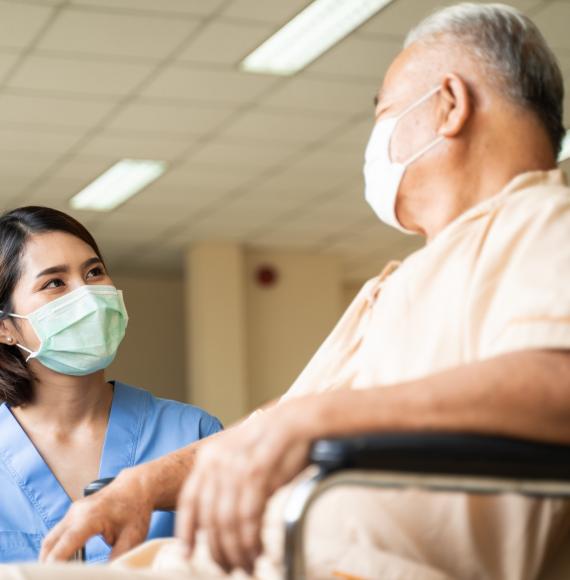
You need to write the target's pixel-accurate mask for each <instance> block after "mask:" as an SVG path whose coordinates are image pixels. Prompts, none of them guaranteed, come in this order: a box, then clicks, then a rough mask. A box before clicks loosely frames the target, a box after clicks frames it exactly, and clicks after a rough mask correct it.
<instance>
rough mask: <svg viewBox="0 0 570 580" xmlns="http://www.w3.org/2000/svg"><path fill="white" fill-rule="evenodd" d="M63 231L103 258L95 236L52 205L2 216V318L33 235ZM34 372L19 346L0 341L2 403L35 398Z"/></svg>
mask: <svg viewBox="0 0 570 580" xmlns="http://www.w3.org/2000/svg"><path fill="white" fill-rule="evenodd" d="M48 232H64V233H66V234H71V235H72V236H75V237H76V238H79V239H80V240H82V241H84V242H85V243H86V244H88V245H89V246H91V248H93V251H94V252H95V253H96V254H97V256H98V257H99V258H100V259H101V261H103V258H102V256H101V252H100V251H99V248H98V246H97V243H96V242H95V240H94V239H93V236H92V235H91V234H90V233H89V232H88V231H87V229H86V228H85V227H84V226H83V225H81V224H80V223H79V222H78V221H77V220H76V219H74V218H72V217H71V216H69V215H67V214H65V213H63V212H62V211H58V210H56V209H51V208H49V207H39V206H28V207H20V208H18V209H15V210H12V211H9V212H7V213H5V214H3V215H2V216H1V217H0V311H1V313H0V320H3V319H5V318H7V314H8V313H12V312H13V310H12V294H13V292H14V288H15V287H16V284H17V283H18V280H19V279H20V276H21V274H22V270H21V260H22V256H23V254H24V250H25V248H26V243H27V241H28V239H29V237H30V236H32V235H34V234H41V233H48ZM33 378H34V377H33V375H32V373H31V371H30V369H29V368H28V365H27V364H26V362H25V357H24V355H23V354H22V352H21V350H20V349H19V348H18V347H17V346H11V345H7V344H0V404H1V403H4V402H5V403H8V404H9V405H11V406H14V407H16V406H18V405H23V404H25V403H29V402H31V401H32V400H33V396H34V392H33Z"/></svg>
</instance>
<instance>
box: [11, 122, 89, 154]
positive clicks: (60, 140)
mask: <svg viewBox="0 0 570 580" xmlns="http://www.w3.org/2000/svg"><path fill="white" fill-rule="evenodd" d="M80 138H81V132H79V131H73V130H72V131H68V132H65V131H48V132H42V131H38V130H33V129H31V128H30V129H23V128H19V129H4V128H1V127H0V153H1V154H5V153H11V154H21V155H22V157H24V156H27V155H29V154H30V153H50V154H59V153H65V152H66V151H68V150H69V149H70V148H71V147H73V145H75V143H77V141H78V140H79V139H80Z"/></svg>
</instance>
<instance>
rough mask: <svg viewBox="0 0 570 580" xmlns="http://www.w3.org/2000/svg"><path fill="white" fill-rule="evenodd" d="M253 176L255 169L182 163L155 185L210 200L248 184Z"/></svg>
mask: <svg viewBox="0 0 570 580" xmlns="http://www.w3.org/2000/svg"><path fill="white" fill-rule="evenodd" d="M254 175H255V168H253V169H252V168H250V167H244V166H234V167H226V166H225V165H224V164H223V163H221V164H220V165H218V166H213V165H198V164H194V163H191V162H188V163H182V164H180V165H177V166H176V167H174V168H172V169H171V170H169V171H167V172H166V173H165V174H164V175H163V176H162V177H161V178H160V180H159V181H157V182H156V184H157V185H158V184H161V185H162V186H163V187H172V188H173V189H175V190H177V189H179V188H180V187H187V188H189V190H190V189H191V190H192V191H193V195H204V196H205V197H208V198H210V197H211V196H212V195H213V194H218V195H219V194H223V193H226V192H229V191H232V190H235V189H236V188H238V187H240V186H242V185H243V184H245V183H247V182H249V181H250V180H251V179H252V177H253V176H254Z"/></svg>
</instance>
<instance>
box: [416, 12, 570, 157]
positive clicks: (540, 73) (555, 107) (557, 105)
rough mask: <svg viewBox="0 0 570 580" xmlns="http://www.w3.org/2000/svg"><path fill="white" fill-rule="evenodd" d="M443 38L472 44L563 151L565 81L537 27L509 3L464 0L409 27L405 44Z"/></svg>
mask: <svg viewBox="0 0 570 580" xmlns="http://www.w3.org/2000/svg"><path fill="white" fill-rule="evenodd" d="M443 38H449V39H451V40H452V41H456V42H457V44H458V45H460V46H462V47H465V48H467V49H468V50H469V51H470V52H471V54H472V55H473V56H474V57H475V58H476V59H477V60H479V61H480V62H481V63H482V64H483V66H484V67H486V68H487V70H488V72H489V73H490V74H491V75H492V77H491V78H495V79H496V80H497V81H498V82H499V83H500V84H499V88H500V90H501V91H503V92H504V94H505V95H506V96H507V97H509V98H510V99H511V100H512V101H513V102H515V103H518V104H519V105H521V106H523V107H525V108H527V109H529V110H532V111H534V113H536V115H538V117H539V119H540V120H541V121H542V124H543V125H544V128H545V129H546V131H547V132H548V135H549V137H550V140H551V142H552V147H553V149H554V152H555V155H556V154H558V152H559V150H560V146H561V143H562V139H563V137H564V134H565V129H564V125H563V103H564V80H563V77H562V73H561V72H560V67H559V66H558V62H557V60H556V57H555V56H554V53H553V52H552V50H551V49H550V47H549V46H548V44H547V43H546V40H545V39H544V36H542V34H541V33H540V31H539V30H538V28H537V27H536V25H535V24H534V23H533V22H532V21H531V20H530V19H529V18H528V17H526V16H525V15H524V14H522V13H521V12H519V11H518V10H517V9H516V8H513V7H512V6H507V5H506V4H474V3H471V2H465V3H462V4H457V5H455V6H449V7H447V8H443V9H441V10H439V11H437V12H435V13H434V14H432V15H431V16H428V17H427V18H426V19H425V20H423V21H422V22H420V23H419V24H418V25H417V26H416V27H415V28H414V29H413V30H411V31H410V33H409V34H408V36H407V37H406V41H405V46H408V45H410V44H412V43H414V42H426V43H431V42H432V41H436V42H437V41H438V40H439V39H443Z"/></svg>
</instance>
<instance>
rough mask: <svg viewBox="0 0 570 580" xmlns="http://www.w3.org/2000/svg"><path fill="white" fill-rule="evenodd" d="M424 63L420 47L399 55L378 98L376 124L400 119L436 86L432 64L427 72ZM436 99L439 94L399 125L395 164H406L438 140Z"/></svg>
mask: <svg viewBox="0 0 570 580" xmlns="http://www.w3.org/2000/svg"><path fill="white" fill-rule="evenodd" d="M425 61H426V59H425V55H422V49H421V48H420V47H414V46H411V47H409V48H407V49H405V50H404V51H402V52H401V53H400V54H399V55H398V57H397V58H396V59H395V60H394V62H393V63H392V65H391V66H390V68H389V69H388V72H387V73H386V76H385V77H384V82H383V84H382V87H381V89H380V91H379V92H378V95H377V97H376V108H375V111H374V118H375V122H377V121H379V120H381V119H387V118H390V117H396V116H398V115H399V114H400V113H401V112H402V111H404V110H405V109H407V108H408V107H409V106H410V105H412V104H413V103H415V102H416V101H418V100H419V99H421V98H422V97H423V96H424V95H425V94H426V93H428V92H429V91H430V90H432V89H433V88H434V87H436V86H437V84H438V79H437V75H435V74H430V72H431V71H430V70H429V63H427V70H426V62H425ZM430 78H431V79H432V80H429V79H430ZM437 99H438V95H437V93H436V94H435V95H434V96H433V98H431V99H428V100H427V101H426V102H424V103H422V104H420V105H419V106H418V107H415V108H414V109H412V110H411V111H409V112H408V113H406V114H405V115H404V116H403V117H402V118H401V119H400V120H399V121H398V123H397V125H396V129H395V131H394V133H393V135H392V140H391V142H390V158H391V160H392V161H394V162H403V161H406V160H407V159H409V158H410V157H411V156H412V155H414V154H415V153H417V152H418V151H420V150H421V149H422V148H423V147H425V146H426V145H427V144H428V143H430V142H432V141H433V140H434V139H435V138H436V137H437ZM420 161H421V160H418V162H417V163H420Z"/></svg>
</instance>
